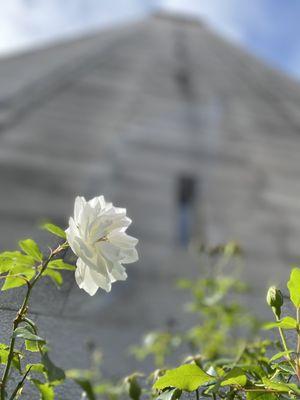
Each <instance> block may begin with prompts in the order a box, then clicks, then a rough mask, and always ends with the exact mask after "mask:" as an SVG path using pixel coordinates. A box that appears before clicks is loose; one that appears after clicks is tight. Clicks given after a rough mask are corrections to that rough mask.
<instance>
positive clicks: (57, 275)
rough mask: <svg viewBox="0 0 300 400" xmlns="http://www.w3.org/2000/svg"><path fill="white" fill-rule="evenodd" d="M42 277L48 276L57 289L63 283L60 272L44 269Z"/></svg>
mask: <svg viewBox="0 0 300 400" xmlns="http://www.w3.org/2000/svg"><path fill="white" fill-rule="evenodd" d="M43 276H49V277H50V278H51V279H52V281H53V282H54V283H55V284H56V285H57V286H58V287H59V286H61V285H62V283H63V277H62V275H61V273H60V272H58V271H54V270H53V269H48V268H47V269H46V270H45V271H44V272H43Z"/></svg>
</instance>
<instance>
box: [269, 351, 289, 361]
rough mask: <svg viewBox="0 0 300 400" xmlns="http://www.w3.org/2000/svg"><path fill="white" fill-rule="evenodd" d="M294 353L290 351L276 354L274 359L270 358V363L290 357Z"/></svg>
mask: <svg viewBox="0 0 300 400" xmlns="http://www.w3.org/2000/svg"><path fill="white" fill-rule="evenodd" d="M291 353H293V350H288V351H280V352H279V353H277V354H274V356H273V357H272V358H270V362H272V361H275V360H278V359H279V358H282V357H285V356H288V355H289V354H291Z"/></svg>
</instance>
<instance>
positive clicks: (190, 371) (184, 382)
mask: <svg viewBox="0 0 300 400" xmlns="http://www.w3.org/2000/svg"><path fill="white" fill-rule="evenodd" d="M213 379H214V377H212V376H210V375H208V374H207V373H206V372H204V371H203V370H202V369H201V368H199V367H198V366H197V365H195V364H187V365H181V366H180V367H178V368H175V369H170V370H167V371H166V373H165V375H163V376H162V377H160V378H158V380H157V381H156V382H155V384H154V385H153V387H154V389H165V388H167V387H174V388H177V389H181V390H186V391H188V392H192V391H194V390H196V389H198V388H199V387H200V386H202V385H204V384H206V383H208V382H210V381H212V380H213Z"/></svg>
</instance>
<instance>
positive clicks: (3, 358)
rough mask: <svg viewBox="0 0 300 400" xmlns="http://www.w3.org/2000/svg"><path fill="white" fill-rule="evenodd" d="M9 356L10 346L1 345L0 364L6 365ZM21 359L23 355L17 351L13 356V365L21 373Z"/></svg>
mask: <svg viewBox="0 0 300 400" xmlns="http://www.w3.org/2000/svg"><path fill="white" fill-rule="evenodd" d="M8 354H9V346H8V345H6V344H3V343H1V344H0V363H1V364H4V365H6V364H7V358H8ZM21 358H22V353H21V352H20V351H17V350H15V351H14V355H13V361H12V365H13V367H14V368H16V369H17V370H18V371H19V372H21Z"/></svg>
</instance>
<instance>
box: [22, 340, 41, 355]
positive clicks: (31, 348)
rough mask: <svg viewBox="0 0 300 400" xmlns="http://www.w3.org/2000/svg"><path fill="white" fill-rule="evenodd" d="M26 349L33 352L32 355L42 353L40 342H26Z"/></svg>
mask: <svg viewBox="0 0 300 400" xmlns="http://www.w3.org/2000/svg"><path fill="white" fill-rule="evenodd" d="M25 348H26V350H28V351H31V352H32V353H36V352H38V351H40V349H39V345H38V342H36V341H33V340H25Z"/></svg>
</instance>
